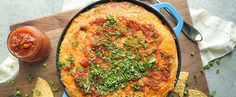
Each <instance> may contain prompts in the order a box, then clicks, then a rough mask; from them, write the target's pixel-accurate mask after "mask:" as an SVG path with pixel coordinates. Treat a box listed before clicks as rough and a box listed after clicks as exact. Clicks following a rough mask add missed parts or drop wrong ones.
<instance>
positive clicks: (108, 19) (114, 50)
mask: <svg viewBox="0 0 236 97" xmlns="http://www.w3.org/2000/svg"><path fill="white" fill-rule="evenodd" d="M58 67H59V70H60V76H61V81H62V83H63V84H64V86H65V88H66V91H67V92H68V94H69V96H70V97H97V96H101V97H166V96H167V94H168V92H169V91H171V90H173V88H174V84H175V80H176V73H177V67H178V57H177V48H176V44H175V40H174V36H173V35H172V32H171V30H170V29H169V28H168V26H166V25H164V24H163V23H162V21H161V20H160V19H159V18H158V17H157V16H156V15H154V14H153V13H151V12H149V11H147V10H145V9H144V8H143V7H141V6H138V5H135V4H133V3H129V2H109V3H105V4H100V5H97V6H96V7H94V8H92V9H90V10H88V11H86V12H84V13H82V14H80V15H79V16H78V17H76V18H75V19H74V20H73V21H72V23H71V25H70V27H69V28H68V30H67V32H66V34H65V36H64V39H63V41H62V43H61V46H60V51H59V62H58Z"/></svg>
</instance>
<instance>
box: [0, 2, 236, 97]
mask: <svg viewBox="0 0 236 97" xmlns="http://www.w3.org/2000/svg"><path fill="white" fill-rule="evenodd" d="M188 3H189V7H190V8H193V9H199V8H204V9H206V10H208V11H209V12H210V14H212V15H216V16H219V17H221V18H223V19H225V20H228V21H232V22H234V23H236V17H235V14H236V10H235V6H236V0H188ZM62 5H63V0H0V21H1V23H0V62H2V61H3V60H4V59H5V58H6V56H7V55H8V51H7V48H6V38H7V35H8V33H9V26H10V25H12V24H15V23H19V22H22V21H25V20H30V19H34V18H37V17H41V16H46V15H49V14H52V13H55V12H59V11H60V10H61V8H62ZM235 60H236V49H234V51H233V52H231V53H230V54H228V55H226V56H224V57H223V58H221V65H220V66H218V65H214V66H213V67H212V68H211V69H210V70H207V71H206V72H205V73H206V77H207V81H208V85H209V89H210V91H216V92H217V93H216V97H235V95H236V92H234V91H235V90H236V77H235V74H236V64H235ZM217 69H219V70H220V73H219V74H216V70H217Z"/></svg>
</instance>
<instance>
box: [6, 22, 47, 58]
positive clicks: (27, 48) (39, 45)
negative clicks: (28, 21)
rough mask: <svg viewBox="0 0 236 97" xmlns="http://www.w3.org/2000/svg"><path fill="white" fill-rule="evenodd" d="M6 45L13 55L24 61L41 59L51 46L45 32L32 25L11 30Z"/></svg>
mask: <svg viewBox="0 0 236 97" xmlns="http://www.w3.org/2000/svg"><path fill="white" fill-rule="evenodd" d="M7 46H8V49H9V51H10V52H11V53H12V54H13V55H14V56H16V57H17V58H19V59H21V60H23V61H26V62H35V61H40V60H43V59H44V58H46V56H47V55H48V53H49V51H50V48H51V46H50V41H49V38H48V37H47V36H46V34H45V33H43V32H41V31H40V30H38V29H37V28H35V27H32V26H24V27H20V28H18V29H16V30H14V31H13V32H11V33H10V34H9V36H8V39H7Z"/></svg>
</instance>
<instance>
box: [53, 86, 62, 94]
mask: <svg viewBox="0 0 236 97" xmlns="http://www.w3.org/2000/svg"><path fill="white" fill-rule="evenodd" d="M52 91H53V92H54V93H57V92H59V91H60V88H59V87H54V88H53V89H52Z"/></svg>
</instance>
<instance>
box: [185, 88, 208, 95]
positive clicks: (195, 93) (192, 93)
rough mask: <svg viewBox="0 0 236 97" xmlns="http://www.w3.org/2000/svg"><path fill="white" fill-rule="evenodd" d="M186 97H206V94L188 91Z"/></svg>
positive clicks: (193, 90)
mask: <svg viewBox="0 0 236 97" xmlns="http://www.w3.org/2000/svg"><path fill="white" fill-rule="evenodd" d="M188 95H189V96H188V97H207V95H206V94H204V93H202V92H201V91H198V90H195V89H188Z"/></svg>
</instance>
